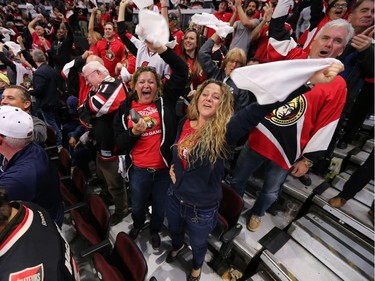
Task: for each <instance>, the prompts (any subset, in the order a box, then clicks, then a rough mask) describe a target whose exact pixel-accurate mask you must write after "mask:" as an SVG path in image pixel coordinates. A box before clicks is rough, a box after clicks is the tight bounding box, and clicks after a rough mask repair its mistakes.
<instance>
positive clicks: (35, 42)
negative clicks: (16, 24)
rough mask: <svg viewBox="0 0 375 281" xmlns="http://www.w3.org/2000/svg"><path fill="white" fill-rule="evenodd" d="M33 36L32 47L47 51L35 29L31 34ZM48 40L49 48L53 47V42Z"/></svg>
mask: <svg viewBox="0 0 375 281" xmlns="http://www.w3.org/2000/svg"><path fill="white" fill-rule="evenodd" d="M31 36H32V38H33V44H32V47H31V48H32V49H33V50H35V49H40V50H42V51H43V52H46V49H45V48H44V46H43V44H42V42H41V41H40V39H39V36H38V35H37V34H36V32H35V31H34V32H33V33H32V34H31ZM45 40H46V44H47V46H48V48H51V43H50V42H49V41H48V40H47V39H45Z"/></svg>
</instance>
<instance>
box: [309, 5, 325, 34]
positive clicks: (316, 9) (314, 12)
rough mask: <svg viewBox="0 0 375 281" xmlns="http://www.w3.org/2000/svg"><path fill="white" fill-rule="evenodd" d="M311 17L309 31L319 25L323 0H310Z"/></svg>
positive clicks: (321, 17)
mask: <svg viewBox="0 0 375 281" xmlns="http://www.w3.org/2000/svg"><path fill="white" fill-rule="evenodd" d="M310 15H311V18H310V26H309V31H312V30H313V29H314V28H315V27H317V26H318V25H319V23H320V22H321V21H322V19H323V18H324V15H325V14H324V12H323V1H322V0H312V1H311V13H310Z"/></svg>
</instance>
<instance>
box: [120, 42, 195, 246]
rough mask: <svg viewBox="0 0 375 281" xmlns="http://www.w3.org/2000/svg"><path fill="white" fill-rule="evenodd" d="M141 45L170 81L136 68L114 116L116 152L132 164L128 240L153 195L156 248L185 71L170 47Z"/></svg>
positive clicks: (147, 69)
mask: <svg viewBox="0 0 375 281" xmlns="http://www.w3.org/2000/svg"><path fill="white" fill-rule="evenodd" d="M145 43H146V44H147V47H148V48H150V49H154V50H156V51H157V53H158V55H160V57H161V59H162V60H163V61H165V62H166V63H167V64H169V65H170V67H171V69H172V74H171V77H170V79H168V80H167V82H166V84H165V85H164V86H163V84H162V81H161V78H160V76H159V74H158V73H157V72H156V70H155V68H154V67H150V66H145V67H140V68H138V69H137V71H136V72H135V73H134V74H133V77H132V80H131V92H130V93H129V96H128V98H127V99H126V100H125V101H124V102H123V104H122V105H121V107H120V108H119V111H118V113H117V115H116V117H115V120H114V130H115V139H116V143H117V145H118V148H119V150H120V154H121V153H122V154H126V155H127V157H128V158H127V160H128V162H130V165H129V166H128V171H127V172H128V176H129V186H130V192H131V198H132V217H133V229H132V230H131V231H130V236H131V237H132V238H133V239H136V237H137V236H138V234H139V232H140V231H141V230H142V228H143V226H144V223H145V215H146V211H147V208H148V205H149V199H150V197H151V198H152V202H151V206H152V214H151V220H150V234H151V244H152V247H153V248H154V249H158V248H159V247H160V237H159V232H160V230H161V227H162V226H163V221H164V216H165V201H166V194H167V188H168V186H169V181H170V179H169V175H168V170H169V163H170V161H171V159H172V153H171V150H170V146H171V145H172V143H173V141H174V138H175V135H176V127H177V118H176V114H175V107H176V102H177V100H178V98H179V96H180V95H182V94H183V92H184V89H185V85H186V81H187V78H188V67H187V64H186V63H185V62H184V61H183V60H182V59H181V58H180V57H179V56H178V55H177V54H176V53H175V52H174V51H173V50H172V49H169V48H167V47H165V46H161V47H160V46H155V45H152V44H149V43H147V41H145ZM131 109H133V110H136V111H137V112H138V113H139V115H140V119H139V120H136V119H134V118H132V116H133V115H131V114H130V110H131Z"/></svg>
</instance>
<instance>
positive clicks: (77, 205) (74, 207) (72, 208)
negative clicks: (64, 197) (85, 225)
mask: <svg viewBox="0 0 375 281" xmlns="http://www.w3.org/2000/svg"><path fill="white" fill-rule="evenodd" d="M85 206H87V203H86V202H79V203H77V204H74V205H70V206H67V207H65V209H64V213H69V212H70V211H71V210H75V209H79V208H82V207H85Z"/></svg>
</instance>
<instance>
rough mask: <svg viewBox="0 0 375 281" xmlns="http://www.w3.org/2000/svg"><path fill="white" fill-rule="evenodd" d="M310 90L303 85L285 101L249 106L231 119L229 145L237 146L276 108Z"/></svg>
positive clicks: (228, 133) (254, 103) (228, 134)
mask: <svg viewBox="0 0 375 281" xmlns="http://www.w3.org/2000/svg"><path fill="white" fill-rule="evenodd" d="M309 90H310V89H309V88H307V87H305V86H304V85H303V86H301V87H299V88H298V89H297V90H295V91H293V92H292V93H290V94H289V96H288V97H287V98H286V99H285V100H284V101H281V102H275V103H271V104H265V105H260V104H259V103H257V102H253V103H251V104H249V105H248V106H246V107H245V108H244V109H242V110H240V111H239V112H238V113H237V114H236V115H234V116H233V117H232V118H231V119H230V121H229V124H228V131H227V144H228V145H230V146H233V145H236V143H237V141H238V140H239V139H240V138H241V137H243V136H245V135H246V134H248V133H250V132H251V131H252V130H253V129H254V128H255V127H256V126H257V125H258V124H259V122H260V121H261V120H262V119H263V117H264V116H266V115H267V114H268V113H270V112H271V111H272V110H274V109H275V108H278V107H280V106H282V105H284V104H285V103H286V102H288V101H291V100H292V99H294V98H295V97H297V96H300V95H302V94H304V93H306V92H308V91H309Z"/></svg>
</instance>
